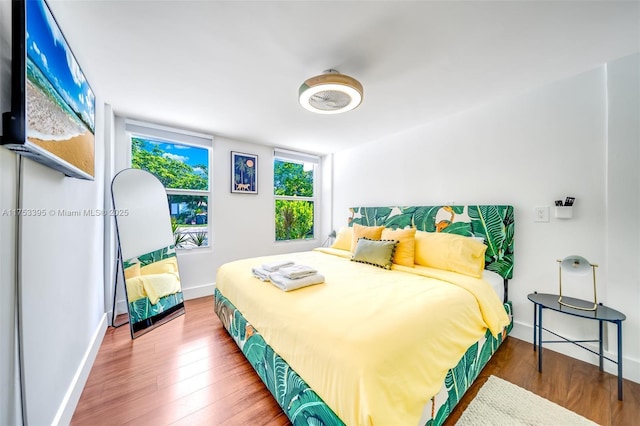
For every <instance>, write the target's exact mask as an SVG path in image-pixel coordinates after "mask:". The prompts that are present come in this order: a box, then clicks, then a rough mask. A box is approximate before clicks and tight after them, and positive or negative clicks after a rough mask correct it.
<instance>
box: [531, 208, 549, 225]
mask: <svg viewBox="0 0 640 426" xmlns="http://www.w3.org/2000/svg"><path fill="white" fill-rule="evenodd" d="M533 221H534V222H549V206H536V207H534V208H533Z"/></svg>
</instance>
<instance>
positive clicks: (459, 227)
mask: <svg viewBox="0 0 640 426" xmlns="http://www.w3.org/2000/svg"><path fill="white" fill-rule="evenodd" d="M349 210H350V211H351V217H350V218H349V226H353V224H354V223H358V224H360V225H365V226H379V225H384V226H385V227H387V228H393V229H396V228H405V227H407V226H411V227H415V228H417V229H418V230H420V231H426V232H448V233H451V234H459V235H466V236H469V237H482V238H483V239H484V243H485V244H486V245H487V251H486V254H485V269H487V270H489V271H493V272H496V273H498V274H499V275H500V276H502V277H503V278H504V279H510V278H513V231H514V221H513V206H499V205H483V206H409V207H352V208H350V209H349Z"/></svg>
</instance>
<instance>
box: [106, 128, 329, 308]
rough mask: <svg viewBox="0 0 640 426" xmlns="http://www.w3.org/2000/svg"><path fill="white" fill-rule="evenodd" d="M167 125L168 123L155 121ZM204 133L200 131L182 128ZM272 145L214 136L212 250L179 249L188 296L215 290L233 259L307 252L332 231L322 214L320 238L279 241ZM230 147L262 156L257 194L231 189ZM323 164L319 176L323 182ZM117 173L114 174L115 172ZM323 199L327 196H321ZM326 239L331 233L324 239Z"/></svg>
mask: <svg viewBox="0 0 640 426" xmlns="http://www.w3.org/2000/svg"><path fill="white" fill-rule="evenodd" d="M124 120H125V119H124V118H122V117H117V116H116V118H115V129H114V134H115V155H116V161H115V172H114V174H115V173H117V172H118V171H120V170H122V169H124V168H127V167H130V163H129V160H128V151H129V150H130V149H131V148H130V145H129V144H130V142H129V140H128V136H127V134H126V132H125V130H124ZM154 124H160V125H162V124H164V123H154ZM182 130H191V131H196V132H199V133H204V132H202V131H200V130H198V129H182ZM273 149H274V147H269V146H265V145H257V144H252V143H246V142H241V141H238V140H233V139H228V138H224V137H215V136H214V142H213V150H212V151H213V152H212V157H213V159H212V163H211V167H210V171H211V173H212V185H211V188H212V192H211V196H210V197H211V198H210V199H209V222H210V223H211V235H210V238H209V243H210V247H209V248H198V249H191V250H179V251H178V264H179V268H180V278H181V282H182V289H183V293H184V296H185V298H186V299H192V298H195V297H202V296H205V295H210V294H213V290H214V285H215V279H216V271H217V269H218V267H219V266H220V265H222V264H223V263H225V262H229V261H231V260H236V259H241V258H245V257H252V256H262V255H269V254H279V253H290V252H295V251H305V250H309V249H311V248H314V247H317V246H319V245H320V244H321V243H322V242H323V241H324V239H323V237H324V236H326V235H327V234H328V233H329V231H328V230H325V229H323V228H324V226H329V225H328V224H326V225H325V224H324V221H323V220H321V219H320V218H319V220H318V227H317V228H316V231H317V232H316V238H315V239H313V240H307V241H288V242H276V241H275V224H274V219H273V211H274V199H273ZM231 151H239V152H244V153H249V154H255V155H257V156H258V194H256V195H252V194H238V193H231V190H230V187H231V186H230V185H231V184H230V179H231V166H230V161H231ZM322 168H323V166H322V165H321V166H320V167H319V169H320V170H319V171H318V174H317V177H316V178H317V179H319V180H320V181H322V179H323V177H322V176H323V175H322ZM112 177H113V176H112ZM319 198H320V199H321V198H322V195H321V196H320V197H319ZM325 238H326V237H325ZM117 309H118V312H124V311H125V310H126V305H125V304H124V296H123V292H122V291H121V290H120V289H119V290H118V308H117Z"/></svg>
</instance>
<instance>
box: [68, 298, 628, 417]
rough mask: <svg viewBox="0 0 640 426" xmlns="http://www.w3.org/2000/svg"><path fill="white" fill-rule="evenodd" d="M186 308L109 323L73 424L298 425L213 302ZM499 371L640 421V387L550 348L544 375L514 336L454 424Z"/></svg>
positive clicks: (552, 396) (588, 412)
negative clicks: (132, 323) (144, 322)
mask: <svg viewBox="0 0 640 426" xmlns="http://www.w3.org/2000/svg"><path fill="white" fill-rule="evenodd" d="M185 307H186V314H185V315H183V316H181V317H179V318H177V319H174V320H172V321H170V322H169V323H167V324H164V325H162V326H161V327H160V328H158V329H156V330H153V331H151V332H150V333H148V334H145V335H144V336H141V337H139V338H137V339H136V340H133V341H132V340H131V338H130V336H129V330H128V328H127V326H123V327H120V328H117V329H114V328H109V329H108V330H107V333H106V335H105V337H104V340H103V343H102V346H101V348H100V351H99V353H98V356H97V358H96V361H95V364H94V366H93V369H92V370H91V374H90V375H89V379H88V381H87V384H86V386H85V389H84V391H83V393H82V396H81V397H80V401H79V403H78V406H77V408H76V411H75V414H74V416H73V419H72V421H71V424H72V425H92V426H93V425H125V424H131V425H169V424H171V425H174V424H175V425H198V424H203V425H204V424H206V425H257V424H260V425H288V424H289V421H288V419H287V417H286V416H285V415H284V413H283V412H282V411H281V410H280V408H279V407H278V404H277V403H276V402H275V400H274V399H273V397H272V396H271V393H270V392H269V391H268V390H267V388H266V387H265V386H264V385H263V384H262V381H261V380H260V378H259V377H258V375H257V374H256V373H255V372H254V371H253V369H252V367H251V366H250V365H249V364H248V363H247V361H246V360H245V358H244V356H243V355H242V353H241V352H240V350H239V349H238V347H237V346H236V344H235V343H234V341H233V340H231V338H230V337H229V335H228V334H227V332H226V331H225V329H224V328H223V327H222V325H221V323H220V321H219V320H218V317H217V316H216V315H215V313H214V311H213V298H212V297H204V298H200V299H194V300H188V301H186V302H185ZM490 375H495V376H498V377H501V378H503V379H505V380H507V381H510V382H512V383H515V384H516V385H519V386H521V387H523V388H525V389H529V390H530V391H532V392H534V393H536V394H538V395H540V396H542V397H545V398H547V399H549V400H551V401H553V402H555V403H557V404H560V405H562V406H564V407H567V408H568V409H570V410H572V411H574V412H576V413H578V414H581V415H583V416H585V417H587V418H589V419H591V420H593V421H595V422H597V423H599V424H601V425H605V426H608V425H638V424H640V384H636V383H633V382H629V381H625V382H624V402H619V401H618V400H617V381H616V377H615V376H612V375H610V374H607V373H601V372H599V371H598V368H597V367H596V366H594V365H591V364H587V363H584V362H581V361H577V360H575V359H573V358H568V357H565V356H563V355H560V354H558V353H556V352H553V351H550V350H545V358H544V374H538V372H537V356H536V353H535V352H534V351H533V350H532V346H531V344H530V343H526V342H523V341H521V340H518V339H515V338H514V337H509V338H508V339H507V340H506V341H505V342H504V344H503V345H502V346H501V347H500V349H498V352H497V353H496V354H495V355H494V357H493V358H492V359H491V361H490V362H489V364H488V365H487V366H486V367H485V369H484V370H483V371H482V373H481V375H480V378H479V379H478V381H477V382H476V383H475V384H474V386H472V388H471V389H470V390H469V392H467V395H465V397H464V398H463V399H462V401H461V402H460V403H459V404H458V406H457V407H456V409H455V410H454V412H453V413H452V415H451V416H450V417H449V419H448V420H447V423H446V424H447V425H453V424H455V422H456V420H457V419H458V418H459V416H460V415H461V414H462V412H463V411H464V409H465V408H466V406H467V405H468V404H469V402H470V401H471V399H473V396H474V395H475V394H476V393H477V391H478V389H479V388H480V386H481V385H482V384H483V383H484V382H485V381H486V380H487V378H488V377H489V376H490Z"/></svg>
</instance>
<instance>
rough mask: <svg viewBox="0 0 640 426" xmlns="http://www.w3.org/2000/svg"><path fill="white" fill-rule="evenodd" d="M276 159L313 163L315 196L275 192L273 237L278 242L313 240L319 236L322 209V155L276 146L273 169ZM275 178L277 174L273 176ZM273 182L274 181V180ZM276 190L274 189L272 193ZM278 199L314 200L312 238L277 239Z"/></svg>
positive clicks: (272, 163)
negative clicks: (320, 172) (320, 179)
mask: <svg viewBox="0 0 640 426" xmlns="http://www.w3.org/2000/svg"><path fill="white" fill-rule="evenodd" d="M276 160H281V161H285V162H288V163H298V164H304V163H311V164H313V197H302V196H290V195H276V194H273V208H272V209H271V211H272V212H273V213H274V216H273V239H274V241H275V242H276V243H292V242H304V241H313V240H316V239H317V238H318V218H319V214H318V212H319V211H320V203H319V196H318V193H319V192H320V184H319V173H318V171H319V168H320V157H319V156H317V155H313V154H307V153H304V152H299V151H291V150H287V149H282V148H276V149H274V150H273V161H272V162H271V169H272V170H273V167H274V165H275V161H276ZM273 179H274V180H275V175H274V176H273ZM272 183H273V182H272ZM273 192H275V190H272V193H273ZM276 200H291V201H311V202H313V237H312V238H308V239H305V238H302V239H295V240H277V239H276V218H275V211H276Z"/></svg>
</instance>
